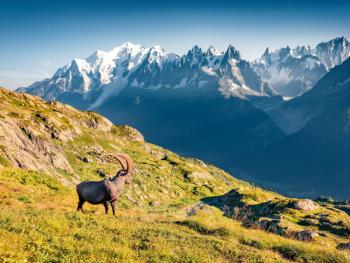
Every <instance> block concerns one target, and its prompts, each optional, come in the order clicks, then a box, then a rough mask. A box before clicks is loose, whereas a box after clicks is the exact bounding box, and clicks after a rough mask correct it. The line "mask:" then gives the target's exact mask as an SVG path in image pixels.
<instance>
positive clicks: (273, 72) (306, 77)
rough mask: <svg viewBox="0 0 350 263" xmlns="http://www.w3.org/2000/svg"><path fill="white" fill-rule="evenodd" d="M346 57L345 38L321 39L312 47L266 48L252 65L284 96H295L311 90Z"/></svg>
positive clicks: (348, 52) (349, 51)
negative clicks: (324, 40)
mask: <svg viewBox="0 0 350 263" xmlns="http://www.w3.org/2000/svg"><path fill="white" fill-rule="evenodd" d="M349 56H350V43H349V41H348V40H347V39H346V38H345V37H340V38H336V39H333V40H330V41H328V42H322V43H320V44H318V45H317V46H316V47H315V48H311V47H310V46H308V45H306V46H298V47H296V48H293V49H292V48H290V47H288V46H287V47H286V48H281V49H279V50H276V51H270V50H269V49H268V48H267V49H266V50H265V52H264V54H263V55H262V57H261V58H260V59H257V60H255V61H254V62H253V68H254V69H255V71H256V72H257V73H258V75H259V76H260V77H261V79H262V80H263V81H265V82H266V83H268V84H269V86H270V87H271V88H272V89H273V90H274V91H275V92H276V93H277V94H280V95H282V96H285V97H296V96H299V95H301V94H303V93H304V92H306V91H308V90H309V89H311V88H312V87H313V86H314V85H315V84H316V83H317V81H318V80H319V79H320V78H321V77H323V76H324V75H325V74H326V73H327V72H328V71H329V70H330V69H332V68H333V67H334V66H336V65H339V64H341V63H343V62H344V61H345V60H346V59H347V58H348V57H349Z"/></svg>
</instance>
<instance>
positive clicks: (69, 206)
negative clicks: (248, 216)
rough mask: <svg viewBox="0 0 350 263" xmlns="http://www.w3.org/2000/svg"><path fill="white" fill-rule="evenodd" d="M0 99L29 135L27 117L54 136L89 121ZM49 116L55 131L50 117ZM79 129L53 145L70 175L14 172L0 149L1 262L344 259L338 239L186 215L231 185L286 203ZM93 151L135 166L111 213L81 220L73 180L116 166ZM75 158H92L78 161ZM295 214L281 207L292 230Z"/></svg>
mask: <svg viewBox="0 0 350 263" xmlns="http://www.w3.org/2000/svg"><path fill="white" fill-rule="evenodd" d="M4 99H5V100H6V102H7V103H4ZM2 102H3V103H2V106H3V105H7V106H6V108H3V109H2V111H1V115H2V116H3V118H9V117H11V118H17V117H18V116H19V115H20V116H21V117H22V118H24V119H26V120H27V121H25V123H26V124H27V125H28V126H31V127H32V128H33V129H35V128H36V125H37V123H35V122H31V121H30V120H31V118H32V116H33V115H35V113H37V112H40V113H42V114H46V116H47V117H48V118H50V119H52V120H55V125H56V126H57V125H58V126H57V128H58V129H62V130H64V129H71V128H72V127H71V123H72V121H74V119H83V118H89V117H90V115H91V114H88V113H80V112H77V111H73V110H70V111H69V114H70V115H69V116H63V117H62V112H61V113H60V112H57V111H56V110H57V109H56V110H55V111H53V110H52V107H53V106H52V105H50V104H48V103H45V102H43V101H41V100H39V99H37V100H36V101H35V103H31V105H28V104H25V107H24V105H23V98H22V97H21V96H19V95H14V94H10V96H7V95H6V96H2ZM3 107H4V106H3ZM63 113H64V114H68V113H66V112H63ZM57 114H59V116H60V117H59V118H60V119H61V121H62V123H61V124H62V125H61V124H60V123H58V122H57V121H56V120H57V119H58V117H57V116H58V115H57ZM81 131H82V133H80V134H79V135H76V136H75V137H74V139H73V140H72V141H69V142H65V143H64V142H62V141H61V140H57V139H53V141H54V143H55V144H56V145H58V146H60V147H62V149H63V150H64V152H65V154H66V156H67V158H68V160H69V163H70V165H71V167H72V168H73V172H66V171H62V170H58V171H57V173H53V174H52V175H48V174H47V173H45V172H41V171H27V170H24V169H19V168H14V167H13V165H12V164H11V162H10V160H8V159H6V156H5V155H4V154H2V151H1V149H0V161H1V164H2V166H3V168H0V237H1V238H0V262H1V261H4V262H7V261H8V262H17V261H25V260H27V261H29V262H71V261H73V262H77V261H81V262H86V261H91V262H116V261H123V262H133V261H141V262H159V261H164V262H237V261H243V262H276V261H277V262H283V261H284V260H285V258H289V259H293V260H295V261H300V262H304V261H310V262H347V261H349V260H350V258H349V254H348V252H342V251H338V250H336V249H335V247H336V244H337V243H339V242H343V241H344V239H343V238H341V237H338V236H335V235H333V234H330V233H328V232H327V235H326V236H325V237H322V236H321V237H319V238H317V239H316V240H315V241H313V242H311V243H305V242H300V241H296V240H293V239H288V238H284V237H281V236H278V235H275V234H272V233H267V232H265V231H262V230H257V229H249V228H244V227H242V225H241V223H240V222H238V221H236V220H232V219H230V218H227V217H224V216H223V215H222V212H221V211H220V210H219V209H217V208H215V207H211V206H205V207H204V208H203V209H199V210H198V211H197V212H196V213H195V215H193V216H188V215H187V214H188V213H187V211H188V209H189V208H191V207H193V206H194V205H196V204H197V203H198V202H199V201H200V200H201V199H202V198H204V197H210V196H218V195H223V194H225V193H226V192H228V191H230V190H232V189H236V190H237V192H239V193H240V194H241V195H242V196H243V201H244V202H245V203H246V204H250V205H258V204H260V203H263V202H266V201H268V200H276V202H277V201H279V202H283V200H285V199H284V197H281V196H279V195H278V194H275V193H273V192H269V191H265V190H263V189H260V188H257V187H254V186H252V185H250V184H248V183H246V182H242V181H239V180H236V179H234V178H233V177H231V176H230V175H228V174H226V173H225V172H223V171H221V170H219V169H217V168H215V167H213V166H211V165H206V164H204V163H202V162H201V161H198V160H195V159H185V158H182V157H180V156H177V155H176V154H174V153H171V152H169V151H167V150H164V149H162V148H160V147H157V146H154V145H151V144H148V143H144V142H138V141H134V140H132V139H130V138H132V136H130V130H128V129H125V127H119V126H115V127H113V129H112V130H111V131H101V130H96V129H90V128H87V127H81ZM41 136H45V134H44V133H43V134H41ZM0 144H1V138H0ZM3 147H8V146H3ZM96 149H97V150H96ZM101 149H103V151H112V152H119V151H122V152H126V153H128V154H129V155H130V156H131V157H132V159H133V160H134V165H135V168H134V180H133V183H132V184H131V185H129V186H128V187H127V188H126V191H125V193H124V194H123V195H122V197H121V200H120V202H119V203H118V214H117V216H116V217H113V216H112V215H107V216H106V215H104V210H103V207H102V206H91V205H86V208H85V210H86V213H85V214H81V213H77V212H76V211H75V209H76V204H77V197H76V193H75V190H74V178H75V177H78V178H80V179H82V180H84V179H96V180H100V179H101V177H99V176H98V173H97V170H98V169H100V170H104V171H105V172H107V173H108V174H113V173H115V171H116V170H117V169H118V166H117V165H116V164H114V163H109V162H101V161H100V160H99V158H98V154H96V151H100V150H101ZM82 156H85V157H88V158H90V159H91V160H92V162H91V163H85V162H83V161H81V160H80V159H79V157H82ZM62 182H63V183H64V184H63V183H62ZM322 209H325V208H321V210H322ZM316 212H317V213H319V212H320V211H316ZM316 212H315V213H316ZM321 212H324V211H323V210H322V211H321ZM326 212H328V213H334V216H335V217H336V220H339V219H340V218H343V219H344V220H348V218H347V217H346V216H345V214H344V213H340V212H338V211H333V212H332V210H327V211H326ZM300 213H301V212H299V211H294V210H293V211H292V210H291V211H289V212H288V211H287V212H286V213H285V217H286V218H287V222H290V223H291V224H292V223H293V220H294V221H295V220H296V218H301V217H302V216H305V214H303V215H301V214H300ZM332 215H333V214H332Z"/></svg>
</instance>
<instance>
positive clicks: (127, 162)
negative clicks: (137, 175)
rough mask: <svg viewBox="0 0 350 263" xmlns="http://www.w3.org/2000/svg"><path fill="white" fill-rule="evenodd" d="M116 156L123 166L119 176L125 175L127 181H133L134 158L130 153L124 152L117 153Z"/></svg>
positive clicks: (128, 182)
mask: <svg viewBox="0 0 350 263" xmlns="http://www.w3.org/2000/svg"><path fill="white" fill-rule="evenodd" d="M115 158H116V159H117V160H118V161H119V163H120V165H121V166H122V168H123V169H122V170H120V171H119V172H118V173H117V176H125V183H126V184H130V183H131V181H132V160H131V159H130V157H129V156H128V155H126V154H122V153H118V154H116V155H115ZM122 159H123V160H122Z"/></svg>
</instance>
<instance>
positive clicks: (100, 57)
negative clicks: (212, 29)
mask: <svg viewBox="0 0 350 263" xmlns="http://www.w3.org/2000/svg"><path fill="white" fill-rule="evenodd" d="M209 87H210V88H214V89H217V91H218V92H220V93H221V94H222V95H223V96H224V97H226V98H228V97H230V96H237V97H241V98H244V97H246V96H262V95H270V94H272V91H271V90H270V89H269V87H268V86H267V85H266V84H265V83H263V82H262V81H261V79H260V77H259V76H258V75H257V74H256V72H255V71H254V70H253V68H252V67H251V65H250V63H249V62H248V61H246V60H244V59H242V58H241V55H240V53H239V52H238V51H237V50H236V49H235V48H234V47H232V46H229V47H228V49H227V50H226V52H220V51H218V50H217V49H215V48H214V47H212V46H211V47H209V49H208V50H206V51H203V50H202V49H201V48H200V47H198V46H194V47H193V48H192V49H191V50H189V51H188V52H187V54H185V55H183V56H179V55H176V54H173V53H167V52H166V51H165V50H163V49H162V48H161V47H159V46H154V47H149V48H146V47H142V46H140V45H135V44H132V43H130V42H127V43H124V44H122V45H121V46H118V47H116V48H113V49H112V50H110V51H108V52H104V51H97V52H95V53H94V54H92V55H91V56H89V57H88V58H86V59H73V60H72V61H70V62H69V63H68V64H67V65H65V66H64V67H62V68H60V69H58V70H57V72H56V73H55V74H54V75H53V76H52V78H51V79H46V80H43V81H39V82H36V83H34V84H32V85H31V86H29V87H28V88H21V89H19V91H25V92H28V93H31V94H35V95H39V96H42V97H44V98H45V99H49V100H53V99H57V100H61V98H62V96H67V95H68V94H71V95H74V94H75V95H80V96H81V97H82V99H81V100H82V101H86V102H87V104H89V105H88V107H89V108H96V107H98V106H99V105H101V104H102V103H103V102H104V101H106V100H107V99H109V98H111V97H113V96H116V95H118V93H119V92H120V91H121V90H123V89H124V88H143V89H160V88H166V89H167V88H171V89H180V88H186V89H187V90H186V92H189V91H190V90H189V89H192V92H194V91H195V90H196V89H201V88H209ZM85 106H86V105H85ZM83 108H84V107H83Z"/></svg>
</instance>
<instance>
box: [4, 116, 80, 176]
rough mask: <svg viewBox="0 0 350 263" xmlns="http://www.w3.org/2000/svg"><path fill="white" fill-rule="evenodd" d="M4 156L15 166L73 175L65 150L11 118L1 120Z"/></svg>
mask: <svg viewBox="0 0 350 263" xmlns="http://www.w3.org/2000/svg"><path fill="white" fill-rule="evenodd" d="M0 144H1V145H2V154H3V155H4V156H5V157H6V158H7V159H8V160H9V162H10V163H11V164H12V165H13V166H17V167H20V168H25V169H30V170H43V171H47V172H50V171H52V170H53V169H62V170H65V171H67V172H70V173H72V171H73V170H72V168H71V166H70V164H69V162H68V160H67V158H66V156H65V153H64V152H63V150H62V149H61V148H60V147H59V146H57V145H55V144H54V143H53V142H52V141H51V140H48V139H46V138H45V137H43V136H40V134H36V132H35V131H34V130H31V129H30V128H28V127H26V126H25V125H23V123H20V120H19V121H17V120H14V119H10V118H6V119H0Z"/></svg>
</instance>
